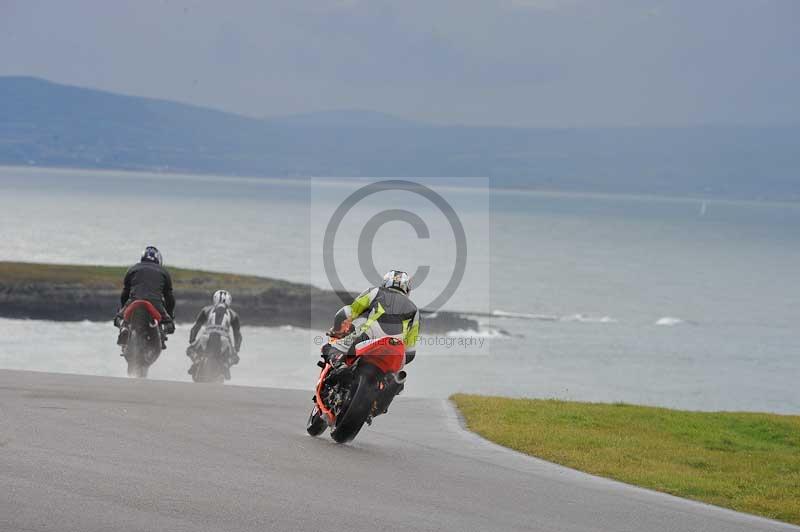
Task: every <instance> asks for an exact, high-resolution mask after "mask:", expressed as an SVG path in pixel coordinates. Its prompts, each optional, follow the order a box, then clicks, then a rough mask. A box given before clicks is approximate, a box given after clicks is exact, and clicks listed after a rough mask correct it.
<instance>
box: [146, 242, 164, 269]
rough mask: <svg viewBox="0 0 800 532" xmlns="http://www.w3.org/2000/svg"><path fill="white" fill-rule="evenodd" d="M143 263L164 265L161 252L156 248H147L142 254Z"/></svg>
mask: <svg viewBox="0 0 800 532" xmlns="http://www.w3.org/2000/svg"><path fill="white" fill-rule="evenodd" d="M142 262H152V263H155V264H162V265H163V264H164V259H162V258H161V252H160V251H159V250H158V248H157V247H155V246H147V247H146V248H144V251H143V252H142Z"/></svg>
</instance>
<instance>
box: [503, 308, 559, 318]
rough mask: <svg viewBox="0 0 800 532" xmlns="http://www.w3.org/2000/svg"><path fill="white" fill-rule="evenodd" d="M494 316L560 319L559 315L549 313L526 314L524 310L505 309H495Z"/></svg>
mask: <svg viewBox="0 0 800 532" xmlns="http://www.w3.org/2000/svg"><path fill="white" fill-rule="evenodd" d="M492 316H497V317H498V318H517V319H521V320H539V321H558V316H551V315H548V314H526V313H524V312H508V311H505V310H494V311H492Z"/></svg>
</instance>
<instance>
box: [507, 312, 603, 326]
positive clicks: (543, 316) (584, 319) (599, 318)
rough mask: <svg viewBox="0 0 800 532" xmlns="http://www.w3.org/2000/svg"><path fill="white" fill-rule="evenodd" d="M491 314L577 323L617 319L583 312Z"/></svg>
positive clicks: (522, 318) (521, 318)
mask: <svg viewBox="0 0 800 532" xmlns="http://www.w3.org/2000/svg"><path fill="white" fill-rule="evenodd" d="M492 316H496V317H498V318H513V319H520V320H536V321H575V322H579V323H616V322H617V320H616V319H615V318H612V317H611V316H585V315H583V314H571V315H569V316H554V315H551V314H526V313H524V312H509V311H505V310H495V311H492Z"/></svg>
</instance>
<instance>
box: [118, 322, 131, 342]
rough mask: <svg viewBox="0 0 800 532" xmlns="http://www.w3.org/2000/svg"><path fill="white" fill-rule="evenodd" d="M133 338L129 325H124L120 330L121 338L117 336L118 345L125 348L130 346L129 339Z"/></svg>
mask: <svg viewBox="0 0 800 532" xmlns="http://www.w3.org/2000/svg"><path fill="white" fill-rule="evenodd" d="M130 337H131V330H130V329H129V328H128V326H127V324H125V323H123V324H122V327H120V329H119V336H117V345H119V346H125V345H128V339H129V338H130Z"/></svg>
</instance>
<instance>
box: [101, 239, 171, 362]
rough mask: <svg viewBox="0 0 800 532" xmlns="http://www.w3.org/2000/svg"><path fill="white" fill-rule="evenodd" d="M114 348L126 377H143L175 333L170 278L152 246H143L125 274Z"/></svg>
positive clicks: (158, 252) (160, 257)
mask: <svg viewBox="0 0 800 532" xmlns="http://www.w3.org/2000/svg"><path fill="white" fill-rule="evenodd" d="M114 324H115V325H116V326H117V327H119V337H118V338H117V344H118V345H119V346H121V348H122V354H121V356H123V357H124V358H125V360H126V361H127V363H128V376H129V377H147V372H148V369H149V368H150V366H151V365H152V364H153V362H155V361H156V359H158V357H159V355H160V354H161V351H163V350H164V349H166V348H167V344H166V342H167V335H169V334H172V333H173V332H175V296H174V295H173V293H172V277H171V276H170V274H169V272H168V271H167V270H166V268H164V259H163V257H162V256H161V252H160V251H159V250H158V248H156V247H155V246H147V247H146V248H145V250H144V252H143V253H142V257H141V259H140V260H139V263H137V264H134V265H133V266H131V268H130V269H129V270H128V272H127V273H126V274H125V279H124V281H123V288H122V293H121V294H120V309H119V311H118V312H117V315H116V317H115V319H114Z"/></svg>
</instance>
